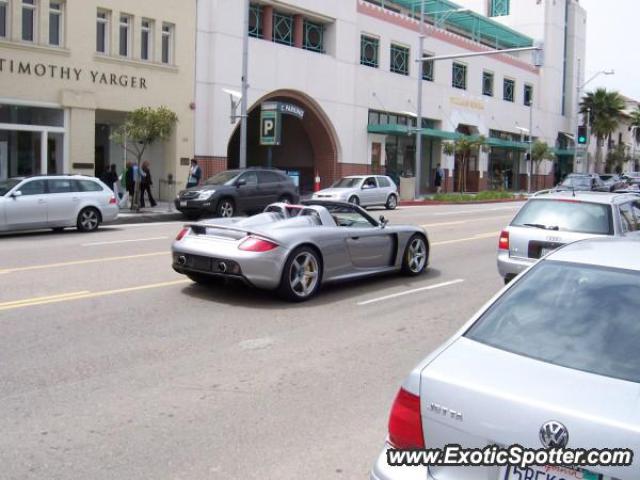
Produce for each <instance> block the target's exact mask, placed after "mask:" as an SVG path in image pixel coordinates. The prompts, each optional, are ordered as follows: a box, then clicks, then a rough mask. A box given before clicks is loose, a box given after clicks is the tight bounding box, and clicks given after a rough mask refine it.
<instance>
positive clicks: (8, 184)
mask: <svg viewBox="0 0 640 480" xmlns="http://www.w3.org/2000/svg"><path fill="white" fill-rule="evenodd" d="M20 182H21V180H15V179H11V178H10V179H9V180H0V197H2V196H3V195H6V194H7V193H9V191H10V190H11V189H12V188H13V187H15V186H16V185H18V184H19V183H20Z"/></svg>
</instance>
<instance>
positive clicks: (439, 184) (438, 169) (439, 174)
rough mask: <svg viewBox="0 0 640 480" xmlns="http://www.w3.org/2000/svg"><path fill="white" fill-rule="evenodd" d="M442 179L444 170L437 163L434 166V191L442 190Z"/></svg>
mask: <svg viewBox="0 0 640 480" xmlns="http://www.w3.org/2000/svg"><path fill="white" fill-rule="evenodd" d="M443 180H444V170H443V168H442V167H441V166H440V164H438V165H437V166H436V178H435V180H434V182H433V184H434V186H435V187H436V193H440V192H442V181H443Z"/></svg>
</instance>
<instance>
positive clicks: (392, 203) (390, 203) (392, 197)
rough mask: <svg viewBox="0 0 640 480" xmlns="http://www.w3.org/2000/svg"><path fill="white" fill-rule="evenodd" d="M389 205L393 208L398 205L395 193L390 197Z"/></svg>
mask: <svg viewBox="0 0 640 480" xmlns="http://www.w3.org/2000/svg"><path fill="white" fill-rule="evenodd" d="M389 206H390V207H391V208H394V207H395V206H396V197H395V195H391V196H390V197H389Z"/></svg>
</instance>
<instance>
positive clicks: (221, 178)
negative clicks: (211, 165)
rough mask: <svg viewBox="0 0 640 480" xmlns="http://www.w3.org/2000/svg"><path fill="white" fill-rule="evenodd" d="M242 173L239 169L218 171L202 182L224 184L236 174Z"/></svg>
mask: <svg viewBox="0 0 640 480" xmlns="http://www.w3.org/2000/svg"><path fill="white" fill-rule="evenodd" d="M241 173H242V171H241V170H227V171H226V172H220V173H218V174H216V175H214V176H213V177H209V178H207V181H206V182H204V184H205V185H225V184H226V183H227V182H230V181H231V180H233V179H234V178H236V177H237V176H238V175H240V174H241Z"/></svg>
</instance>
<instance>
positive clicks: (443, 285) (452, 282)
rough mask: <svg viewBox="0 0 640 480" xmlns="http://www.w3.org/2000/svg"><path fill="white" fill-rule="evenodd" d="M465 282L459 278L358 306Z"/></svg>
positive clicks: (376, 299) (359, 304)
mask: <svg viewBox="0 0 640 480" xmlns="http://www.w3.org/2000/svg"><path fill="white" fill-rule="evenodd" d="M462 282H464V280H463V279H462V278H458V279H456V280H451V281H450V282H443V283H436V284H435V285H428V286H426V287H420V288H414V289H413V290H406V291H404V292H399V293H394V294H391V295H385V296H384V297H378V298H372V299H371V300H365V301H364V302H358V303H357V305H358V306H360V307H361V306H363V305H369V304H371V303H377V302H383V301H385V300H389V299H391V298H398V297H403V296H405V295H411V294H412V293H418V292H424V291H427V290H435V289H436V288H442V287H448V286H450V285H456V284H458V283H462Z"/></svg>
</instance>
